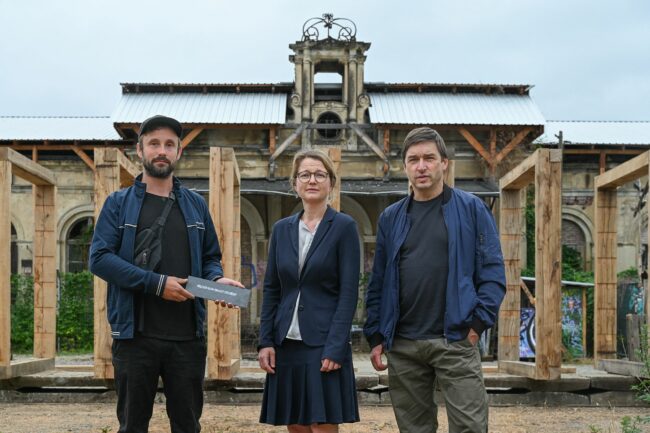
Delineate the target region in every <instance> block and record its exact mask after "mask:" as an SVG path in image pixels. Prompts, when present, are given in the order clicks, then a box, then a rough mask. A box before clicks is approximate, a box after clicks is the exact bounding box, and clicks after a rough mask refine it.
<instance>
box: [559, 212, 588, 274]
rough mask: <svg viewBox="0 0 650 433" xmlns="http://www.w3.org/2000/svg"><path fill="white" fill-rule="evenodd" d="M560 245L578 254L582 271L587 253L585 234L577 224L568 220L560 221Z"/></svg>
mask: <svg viewBox="0 0 650 433" xmlns="http://www.w3.org/2000/svg"><path fill="white" fill-rule="evenodd" d="M562 245H564V246H567V247H569V248H571V249H573V250H576V251H577V252H578V253H580V259H581V262H582V263H581V265H582V266H583V269H584V265H585V257H586V253H587V246H586V241H585V234H584V233H583V231H582V229H581V228H580V226H579V225H578V224H576V223H574V222H573V221H570V220H568V219H563V220H562Z"/></svg>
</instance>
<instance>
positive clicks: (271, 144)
mask: <svg viewBox="0 0 650 433" xmlns="http://www.w3.org/2000/svg"><path fill="white" fill-rule="evenodd" d="M277 133H278V128H277V126H271V127H270V128H269V153H270V154H271V155H273V153H274V152H275V147H276V142H277V139H276V135H277Z"/></svg>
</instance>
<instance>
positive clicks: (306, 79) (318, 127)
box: [289, 14, 370, 150]
mask: <svg viewBox="0 0 650 433" xmlns="http://www.w3.org/2000/svg"><path fill="white" fill-rule="evenodd" d="M356 31H357V30H356V25H355V24H354V23H353V22H352V21H350V20H348V19H346V18H334V17H333V15H332V14H324V15H323V17H322V18H311V19H309V20H307V21H306V22H305V24H304V25H303V28H302V40H301V41H298V42H296V43H294V44H290V45H289V48H291V49H292V50H293V52H294V54H293V55H290V56H289V60H290V61H291V62H292V63H293V64H294V67H295V86H294V89H293V93H292V95H291V97H290V98H289V108H290V109H291V112H292V114H291V115H290V116H289V119H290V121H291V122H293V123H296V124H306V127H305V128H304V129H303V131H302V137H301V138H302V146H303V148H311V147H317V146H318V145H329V146H332V145H335V146H341V147H342V148H343V149H348V150H356V147H357V138H358V137H357V134H355V133H354V131H353V130H352V129H350V125H351V124H353V125H364V124H367V123H368V107H369V106H370V99H369V98H368V95H367V94H366V93H365V89H364V85H363V79H364V74H363V69H364V64H365V61H366V55H365V53H366V51H367V50H368V49H369V48H370V43H367V42H359V41H357V40H356ZM319 74H322V76H326V77H327V81H328V82H321V81H320V80H318V82H317V77H318V75H319ZM332 81H334V82H332ZM355 127H356V126H355Z"/></svg>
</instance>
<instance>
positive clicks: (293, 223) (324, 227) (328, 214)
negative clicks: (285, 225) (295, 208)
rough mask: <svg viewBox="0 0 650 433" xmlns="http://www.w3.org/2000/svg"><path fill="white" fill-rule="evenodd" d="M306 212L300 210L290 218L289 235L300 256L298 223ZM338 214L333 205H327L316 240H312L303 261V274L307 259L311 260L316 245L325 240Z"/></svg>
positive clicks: (294, 249)
mask: <svg viewBox="0 0 650 433" xmlns="http://www.w3.org/2000/svg"><path fill="white" fill-rule="evenodd" d="M304 212H305V211H304V210H301V211H300V212H298V213H296V214H295V215H293V216H291V217H290V218H291V219H290V220H289V226H290V227H289V236H290V237H291V246H292V248H293V251H294V253H295V254H296V257H298V224H300V218H301V217H302V214H303V213H304ZM336 214H337V212H336V211H335V210H334V209H333V208H332V207H330V206H327V209H326V210H325V214H324V215H323V219H322V220H321V222H320V223H319V224H318V229H316V234H315V235H314V240H313V241H312V242H311V246H310V247H309V251H308V252H307V257H305V261H304V263H303V272H302V275H304V271H305V269H306V266H307V261H308V260H309V258H310V257H311V255H312V254H313V252H314V251H315V250H316V247H318V244H319V243H320V242H321V241H322V240H323V238H324V237H325V234H326V233H327V232H328V230H329V229H330V227H331V226H332V221H333V220H334V217H335V216H336Z"/></svg>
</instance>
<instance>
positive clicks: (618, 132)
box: [535, 120, 650, 146]
mask: <svg viewBox="0 0 650 433" xmlns="http://www.w3.org/2000/svg"><path fill="white" fill-rule="evenodd" d="M560 131H562V137H563V139H564V142H565V144H566V145H567V146H571V145H592V144H596V145H598V144H601V145H635V146H644V145H645V146H650V121H645V122H644V121H639V122H614V121H559V120H549V121H548V122H546V125H545V126H544V134H543V135H542V136H540V137H539V138H538V139H537V140H535V141H536V142H537V143H545V144H557V143H558V138H557V137H556V135H558V134H559V133H560Z"/></svg>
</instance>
